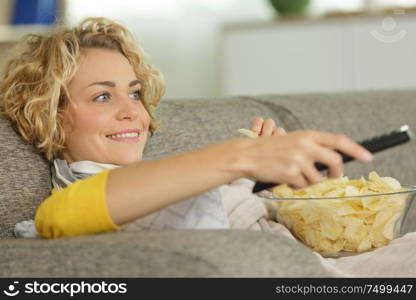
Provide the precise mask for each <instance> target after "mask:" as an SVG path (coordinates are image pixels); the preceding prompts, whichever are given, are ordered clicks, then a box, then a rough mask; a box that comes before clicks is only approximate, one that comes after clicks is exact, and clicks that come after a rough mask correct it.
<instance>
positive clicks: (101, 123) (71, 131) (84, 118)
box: [66, 111, 108, 139]
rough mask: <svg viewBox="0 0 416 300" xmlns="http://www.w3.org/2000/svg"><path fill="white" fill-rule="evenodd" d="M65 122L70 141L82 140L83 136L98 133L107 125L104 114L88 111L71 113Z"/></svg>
mask: <svg viewBox="0 0 416 300" xmlns="http://www.w3.org/2000/svg"><path fill="white" fill-rule="evenodd" d="M67 120H68V121H69V122H67V123H68V124H69V126H66V131H67V134H68V136H70V137H71V138H72V139H73V138H75V139H77V138H78V139H82V137H83V136H84V137H85V136H87V135H91V134H94V133H100V132H102V130H103V128H105V126H106V124H108V118H107V117H106V115H105V114H102V113H91V112H88V111H72V112H71V115H70V117H69V118H67Z"/></svg>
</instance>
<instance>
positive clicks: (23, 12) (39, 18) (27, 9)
mask: <svg viewBox="0 0 416 300" xmlns="http://www.w3.org/2000/svg"><path fill="white" fill-rule="evenodd" d="M58 7H59V0H30V1H28V0H14V7H13V18H12V24H16V25H18V24H53V23H55V21H56V19H57V17H58V15H57V14H58Z"/></svg>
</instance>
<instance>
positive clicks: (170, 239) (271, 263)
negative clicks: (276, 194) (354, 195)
mask: <svg viewBox="0 0 416 300" xmlns="http://www.w3.org/2000/svg"><path fill="white" fill-rule="evenodd" d="M0 253H1V257H2V259H1V260H0V277H22V276H23V277H90V276H93V277H143V276H144V277H155V276H156V277H160V276H162V277H170V276H181V277H184V276H185V277H187V276H191V277H200V276H209V277H234V276H238V277H259V276H267V277H324V276H326V272H325V270H324V268H323V267H322V266H321V265H320V263H319V260H318V258H317V257H316V256H315V255H314V254H313V253H312V251H311V250H310V249H309V248H307V247H305V246H303V245H302V244H301V243H299V242H296V241H294V240H292V239H289V238H287V237H285V236H276V235H272V234H269V233H264V232H257V231H252V230H154V231H142V232H117V233H106V234H97V235H87V236H79V237H73V238H61V239H56V240H42V239H24V240H22V239H10V240H7V241H2V242H1V243H0Z"/></svg>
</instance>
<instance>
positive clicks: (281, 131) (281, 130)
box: [272, 127, 286, 136]
mask: <svg viewBox="0 0 416 300" xmlns="http://www.w3.org/2000/svg"><path fill="white" fill-rule="evenodd" d="M285 134H286V130H285V129H284V128H283V127H277V128H275V129H273V132H272V135H274V136H282V135H285Z"/></svg>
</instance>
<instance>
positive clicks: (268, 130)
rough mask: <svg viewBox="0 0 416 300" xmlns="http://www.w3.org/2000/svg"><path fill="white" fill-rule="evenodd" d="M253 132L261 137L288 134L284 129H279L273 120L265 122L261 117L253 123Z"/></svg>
mask: <svg viewBox="0 0 416 300" xmlns="http://www.w3.org/2000/svg"><path fill="white" fill-rule="evenodd" d="M251 131H254V132H255V133H257V134H258V136H259V137H264V136H272V135H278V136H279V135H285V134H286V131H285V130H284V129H283V128H282V127H277V126H276V123H275V122H274V121H273V120H272V119H266V120H264V119H263V118H261V117H257V118H255V119H254V120H253V121H252V126H251Z"/></svg>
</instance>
